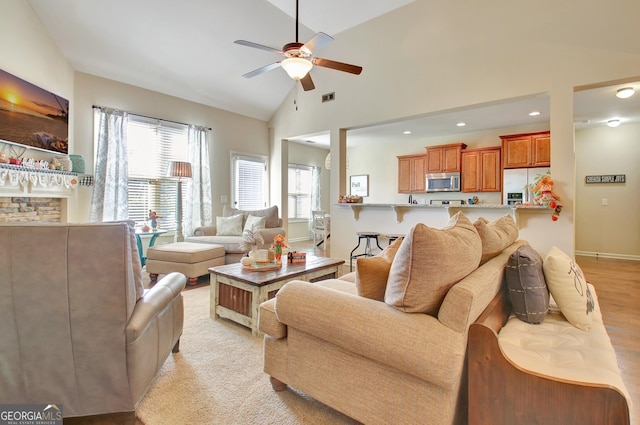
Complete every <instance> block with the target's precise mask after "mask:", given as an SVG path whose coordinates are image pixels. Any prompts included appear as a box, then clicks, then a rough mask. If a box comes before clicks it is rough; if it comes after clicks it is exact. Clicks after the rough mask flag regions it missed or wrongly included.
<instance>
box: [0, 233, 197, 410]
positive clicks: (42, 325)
mask: <svg viewBox="0 0 640 425" xmlns="http://www.w3.org/2000/svg"><path fill="white" fill-rule="evenodd" d="M132 232H133V226H129V225H128V224H127V223H110V224H68V225H66V224H48V225H29V224H11V225H1V226H0V334H1V335H2V344H0V382H2V384H1V385H0V403H2V404H7V403H16V404H17V403H19V404H22V403H56V404H61V405H62V406H63V413H64V416H65V417H77V416H88V415H97V414H104V413H114V412H133V411H134V410H135V408H136V405H137V403H138V402H139V401H140V399H141V398H142V397H143V395H144V394H145V392H146V391H147V388H148V386H149V384H150V383H151V381H152V379H153V378H154V376H155V375H156V373H157V371H158V370H159V369H160V367H161V366H162V364H163V363H164V361H165V360H166V358H167V357H168V355H169V353H170V352H171V351H172V350H174V351H177V349H178V342H179V338H180V335H181V334H182V323H183V305H182V296H181V290H182V289H183V288H184V286H185V283H186V277H185V276H184V275H182V274H179V273H172V274H169V275H167V276H166V277H165V278H164V279H162V280H160V281H159V282H158V283H157V284H156V285H155V286H154V287H153V288H152V289H149V290H147V291H145V290H144V287H143V285H142V269H141V267H140V259H139V256H138V252H137V250H136V244H135V240H134V235H133V233H132Z"/></svg>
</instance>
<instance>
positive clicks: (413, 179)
mask: <svg viewBox="0 0 640 425" xmlns="http://www.w3.org/2000/svg"><path fill="white" fill-rule="evenodd" d="M426 170H427V156H426V155H425V154H421V155H403V156H399V157H398V193H420V192H421V193H425V192H426V191H427V188H426Z"/></svg>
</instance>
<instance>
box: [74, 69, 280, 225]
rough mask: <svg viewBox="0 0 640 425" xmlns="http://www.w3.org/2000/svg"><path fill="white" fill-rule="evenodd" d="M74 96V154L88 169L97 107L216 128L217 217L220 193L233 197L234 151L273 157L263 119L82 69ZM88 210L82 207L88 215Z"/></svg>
mask: <svg viewBox="0 0 640 425" xmlns="http://www.w3.org/2000/svg"><path fill="white" fill-rule="evenodd" d="M75 94H76V95H75V99H74V100H75V102H74V103H75V107H76V109H75V113H76V122H77V125H76V131H75V138H76V140H78V141H79V143H78V148H77V149H76V152H75V153H79V154H81V155H83V156H84V157H85V160H86V166H87V170H92V169H93V166H94V163H93V155H94V153H93V108H92V105H98V106H105V107H109V108H115V109H121V110H125V111H128V112H132V113H137V114H141V115H146V116H151V117H155V118H162V119H167V120H172V121H178V122H183V123H187V124H197V125H202V126H205V127H211V128H212V131H211V132H209V155H210V158H211V186H212V200H213V214H214V216H215V215H221V214H222V206H223V203H222V202H221V196H223V195H225V196H227V197H228V200H229V202H230V201H231V193H229V192H230V187H231V183H230V177H231V159H230V158H231V157H230V155H231V151H232V150H233V151H236V152H242V153H252V154H256V155H265V156H266V155H269V129H268V127H267V123H266V122H264V121H260V120H257V119H253V118H248V117H245V116H242V115H238V114H234V113H231V112H227V111H223V110H221V109H216V108H211V107H208V106H205V105H201V104H198V103H194V102H190V101H186V100H182V99H179V98H176V97H173V96H167V95H164V94H160V93H157V92H153V91H150V90H145V89H141V88H139V87H134V86H130V85H127V84H122V83H118V82H116V81H112V80H107V79H104V78H99V77H96V76H93V75H89V74H83V73H80V72H78V73H76V75H75ZM86 192H89V191H86ZM86 192H84V191H83V192H81V193H80V195H83V194H84V193H86ZM90 201H91V198H90V194H89V193H87V194H86V196H85V197H83V198H82V199H80V202H79V205H82V206H83V207H87V208H88V207H89V205H90ZM89 211H90V210H89V209H86V211H83V216H84V217H86V218H87V219H88V217H89Z"/></svg>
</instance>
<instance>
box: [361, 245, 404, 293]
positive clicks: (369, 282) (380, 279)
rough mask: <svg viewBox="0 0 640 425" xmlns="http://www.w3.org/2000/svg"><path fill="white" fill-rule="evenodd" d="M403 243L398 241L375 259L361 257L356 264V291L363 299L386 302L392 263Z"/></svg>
mask: <svg viewBox="0 0 640 425" xmlns="http://www.w3.org/2000/svg"><path fill="white" fill-rule="evenodd" d="M401 243H402V238H399V239H396V240H395V241H393V243H392V244H391V245H389V246H387V247H386V248H385V249H383V250H382V252H380V253H378V254H377V255H376V256H374V257H361V258H359V259H358V261H357V262H356V289H357V290H358V295H360V296H361V297H366V298H371V299H372V300H377V301H384V292H385V290H386V289H387V279H388V278H389V270H391V263H392V262H393V258H394V257H395V256H396V252H397V251H398V248H399V247H400V244H401Z"/></svg>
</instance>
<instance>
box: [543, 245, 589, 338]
mask: <svg viewBox="0 0 640 425" xmlns="http://www.w3.org/2000/svg"><path fill="white" fill-rule="evenodd" d="M542 268H543V270H544V277H545V279H546V281H547V286H548V287H549V292H551V295H552V296H553V299H554V300H555V302H556V303H557V304H558V307H559V308H560V311H561V312H562V314H563V315H564V317H566V319H567V320H568V321H569V322H570V323H571V324H572V325H573V326H575V327H576V328H578V329H582V330H584V331H588V330H589V329H590V328H591V322H592V320H593V314H592V313H593V309H594V302H593V297H592V295H591V291H590V290H589V285H588V284H587V281H586V279H585V278H584V274H582V270H581V269H580V266H578V265H577V264H576V263H575V261H573V259H572V258H571V257H569V256H568V255H567V254H565V253H564V252H562V251H561V250H560V249H559V248H558V247H555V246H554V247H553V248H551V251H549V254H547V256H546V257H545V258H544V261H543V262H542Z"/></svg>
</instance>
